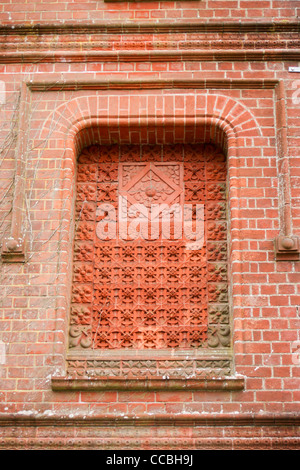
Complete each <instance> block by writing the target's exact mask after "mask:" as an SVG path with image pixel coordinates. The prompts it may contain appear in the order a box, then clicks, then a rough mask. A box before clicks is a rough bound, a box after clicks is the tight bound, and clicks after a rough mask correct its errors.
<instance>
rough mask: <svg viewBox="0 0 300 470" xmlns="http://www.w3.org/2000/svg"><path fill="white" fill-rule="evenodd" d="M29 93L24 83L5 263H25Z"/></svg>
mask: <svg viewBox="0 0 300 470" xmlns="http://www.w3.org/2000/svg"><path fill="white" fill-rule="evenodd" d="M29 102H30V91H29V89H28V87H27V84H26V83H23V84H22V88H21V94H20V109H19V122H18V126H19V128H18V138H17V145H16V157H15V161H16V164H15V176H14V196H13V207H12V220H11V229H10V235H9V236H8V237H6V238H4V240H3V241H2V246H1V256H2V261H3V262H5V263H20V262H24V261H25V245H26V243H25V230H24V219H25V217H24V213H25V207H24V205H25V171H26V153H27V132H26V131H27V129H26V126H27V125H28V122H27V121H28V108H29Z"/></svg>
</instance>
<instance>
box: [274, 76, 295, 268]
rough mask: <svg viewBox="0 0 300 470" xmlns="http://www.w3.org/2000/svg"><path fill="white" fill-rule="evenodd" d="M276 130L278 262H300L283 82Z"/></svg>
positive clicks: (278, 91) (277, 95) (276, 249)
mask: <svg viewBox="0 0 300 470" xmlns="http://www.w3.org/2000/svg"><path fill="white" fill-rule="evenodd" d="M275 90H276V128H277V146H278V178H279V185H280V188H281V191H279V194H280V195H282V196H281V201H280V200H279V201H280V210H281V214H280V222H281V227H280V229H281V230H280V234H279V235H278V236H277V237H276V238H275V254H276V259H277V260H278V261H298V260H300V238H299V237H298V236H295V235H293V234H292V232H293V227H292V210H291V183H290V166H289V156H288V140H287V119H286V102H285V88H284V83H283V81H280V82H279V83H278V85H277V87H276V89H275Z"/></svg>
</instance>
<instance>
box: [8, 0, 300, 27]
mask: <svg viewBox="0 0 300 470" xmlns="http://www.w3.org/2000/svg"><path fill="white" fill-rule="evenodd" d="M297 14H299V4H298V2H297V0H290V1H289V0H285V1H276V0H269V1H264V0H259V1H249V2H247V1H243V0H240V1H238V0H219V1H216V0H201V1H184V2H168V1H167V2H142V3H127V2H124V3H119V2H113V3H103V2H102V1H89V2H83V1H77V0H73V1H65V2H63V1H56V0H53V1H46V0H40V1H34V2H29V3H24V2H22V1H21V0H17V1H14V2H13V3H11V2H8V1H3V2H2V3H1V16H0V20H1V23H2V24H41V23H43V24H47V23H58V22H60V23H61V22H65V23H76V22H78V21H80V22H84V23H97V22H101V21H111V20H115V21H126V20H136V21H145V20H169V21H178V20H181V21H182V20H189V21H190V20H194V21H199V20H202V21H212V20H213V21H219V22H222V21H229V20H230V21H233V20H243V21H253V20H259V21H261V20H265V21H270V20H283V19H288V20H290V19H291V18H296V17H297Z"/></svg>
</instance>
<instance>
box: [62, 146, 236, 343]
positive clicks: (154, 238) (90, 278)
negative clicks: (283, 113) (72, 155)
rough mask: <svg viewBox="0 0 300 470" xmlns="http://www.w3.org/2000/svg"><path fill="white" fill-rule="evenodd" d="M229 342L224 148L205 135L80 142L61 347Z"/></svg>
mask: <svg viewBox="0 0 300 470" xmlns="http://www.w3.org/2000/svg"><path fill="white" fill-rule="evenodd" d="M199 214H200V216H199ZM197 230H198V231H197ZM200 232H201V233H200ZM229 344H230V329H229V309H228V293H227V222H226V162H225V158H224V155H223V154H222V153H221V152H220V151H219V150H218V149H216V148H215V147H213V146H210V145H175V146H163V145H162V146H157V145H153V146H148V145H132V146H122V145H121V146H92V147H89V148H87V149H85V150H84V151H83V152H82V154H81V155H80V157H79V161H78V172H77V199H76V229H75V240H74V263H73V288H72V306H71V319H70V343H69V345H70V347H71V348H75V349H80V350H82V349H88V350H103V349H108V350H114V349H115V350H119V349H126V350H149V349H150V350H169V349H175V350H185V349H187V350H189V349H192V350H195V349H199V348H202V349H204V350H205V349H210V348H218V347H221V348H227V347H228V346H229Z"/></svg>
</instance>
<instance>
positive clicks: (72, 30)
mask: <svg viewBox="0 0 300 470" xmlns="http://www.w3.org/2000/svg"><path fill="white" fill-rule="evenodd" d="M299 31H300V22H298V21H289V22H286V21H282V22H259V21H257V22H252V21H243V22H241V21H236V22H225V23H224V22H223V23H220V22H217V21H216V22H212V21H211V20H209V22H207V23H205V22H200V21H199V20H196V21H190V22H188V23H186V22H184V21H183V22H181V21H177V22H176V21H174V22H168V21H166V22H163V21H160V22H159V23H156V22H151V23H148V22H143V23H141V22H140V23H137V22H127V23H117V22H114V21H111V22H110V21H106V22H105V23H99V24H96V25H95V24H86V23H82V24H78V23H74V24H72V23H69V24H52V25H51V24H50V25H49V24H45V25H41V24H36V25H22V24H21V25H13V26H11V25H2V26H1V27H0V35H2V36H18V35H20V36H24V35H27V34H33V35H37V34H39V35H43V34H50V35H51V34H84V33H86V34H99V33H117V34H120V33H121V34H126V33H133V32H134V33H147V32H150V33H168V32H170V33H174V32H187V33H191V32H199V33H214V32H220V33H231V32H232V33H234V32H235V33H251V32H252V33H261V32H267V33H277V32H285V33H288V32H299Z"/></svg>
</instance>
